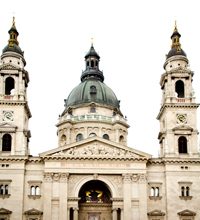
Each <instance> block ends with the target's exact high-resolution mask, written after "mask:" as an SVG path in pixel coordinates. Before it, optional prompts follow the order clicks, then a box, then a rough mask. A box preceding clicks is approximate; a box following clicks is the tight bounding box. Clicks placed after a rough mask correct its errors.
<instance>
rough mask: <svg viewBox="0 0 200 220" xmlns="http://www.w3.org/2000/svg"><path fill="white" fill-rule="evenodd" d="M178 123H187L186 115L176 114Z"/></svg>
mask: <svg viewBox="0 0 200 220" xmlns="http://www.w3.org/2000/svg"><path fill="white" fill-rule="evenodd" d="M176 117H177V121H178V123H184V124H185V123H187V115H186V114H177V116H176Z"/></svg>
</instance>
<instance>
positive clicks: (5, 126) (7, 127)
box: [0, 122, 17, 132]
mask: <svg viewBox="0 0 200 220" xmlns="http://www.w3.org/2000/svg"><path fill="white" fill-rule="evenodd" d="M16 129H17V126H16V125H13V124H11V123H8V122H3V123H0V131H4V132H15V131H16Z"/></svg>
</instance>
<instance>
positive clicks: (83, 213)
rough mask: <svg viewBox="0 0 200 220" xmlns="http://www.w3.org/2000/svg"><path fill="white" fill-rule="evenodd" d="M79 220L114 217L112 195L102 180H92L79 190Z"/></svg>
mask: <svg viewBox="0 0 200 220" xmlns="http://www.w3.org/2000/svg"><path fill="white" fill-rule="evenodd" d="M78 197H79V198H80V200H79V217H78V219H79V220H82V219H85V220H100V219H112V199H111V198H112V195H111V192H110V190H109V187H108V186H107V185H106V184H105V183H104V182H102V181H100V180H90V181H88V182H86V183H85V184H83V186H82V187H81V188H80V191H79V196H78Z"/></svg>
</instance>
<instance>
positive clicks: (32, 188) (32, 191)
mask: <svg viewBox="0 0 200 220" xmlns="http://www.w3.org/2000/svg"><path fill="white" fill-rule="evenodd" d="M31 195H32V196H35V186H31Z"/></svg>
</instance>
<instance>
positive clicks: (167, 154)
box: [0, 20, 200, 220]
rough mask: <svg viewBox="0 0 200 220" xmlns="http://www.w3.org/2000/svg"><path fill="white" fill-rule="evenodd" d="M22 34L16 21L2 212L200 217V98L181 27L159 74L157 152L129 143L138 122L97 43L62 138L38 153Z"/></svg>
mask: <svg viewBox="0 0 200 220" xmlns="http://www.w3.org/2000/svg"><path fill="white" fill-rule="evenodd" d="M17 37H18V31H17V29H16V26H15V21H14V20H13V24H12V26H11V28H10V30H9V40H8V45H6V47H5V48H4V49H3V52H2V55H1V63H0V220H176V219H177V220H198V219H200V208H199V204H200V155H199V150H198V130H197V108H198V106H199V104H198V103H196V100H195V96H194V89H193V87H192V82H193V72H192V71H191V70H190V69H189V67H188V64H189V61H188V58H187V55H186V53H185V52H184V51H183V49H182V47H181V44H180V37H181V35H180V33H179V32H178V29H177V27H176V26H175V28H174V31H173V33H172V36H171V40H172V45H171V48H170V49H169V52H168V54H167V56H166V61H165V63H164V73H163V74H161V77H160V87H161V90H160V92H161V93H162V103H161V108H160V109H158V116H157V119H158V120H159V122H160V131H158V139H159V143H160V155H159V157H157V158H153V157H152V156H151V155H149V154H148V153H145V152H141V151H138V150H136V149H133V148H130V147H128V146H127V138H128V128H129V125H128V123H127V120H126V118H125V117H124V116H123V113H122V112H121V110H120V105H119V101H118V99H117V97H116V95H115V93H114V92H113V91H112V89H111V88H109V87H108V86H107V85H106V84H105V83H104V75H103V73H102V71H101V70H100V68H99V62H100V56H99V54H98V53H97V52H96V51H95V49H94V46H93V45H91V47H90V49H89V52H88V53H87V54H86V55H85V70H84V71H83V72H82V74H81V78H80V83H79V84H78V85H77V86H76V87H75V88H74V89H73V90H72V91H71V93H70V94H69V96H68V98H67V99H66V100H65V106H64V109H63V112H61V114H60V116H59V119H58V122H57V125H56V126H57V134H58V147H57V148H55V149H49V151H47V152H42V153H41V154H39V156H31V155H30V153H29V145H28V143H29V139H30V136H31V135H30V131H29V127H28V124H29V119H30V118H31V111H30V109H29V105H28V100H27V88H28V84H29V74H28V72H27V71H26V69H25V65H26V61H25V58H24V54H23V51H22V50H21V48H20V46H19V42H18V39H17ZM55 135H56V134H55ZM38 141H39V140H38Z"/></svg>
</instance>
